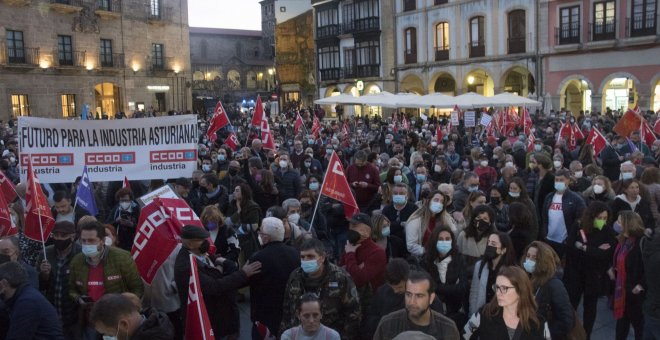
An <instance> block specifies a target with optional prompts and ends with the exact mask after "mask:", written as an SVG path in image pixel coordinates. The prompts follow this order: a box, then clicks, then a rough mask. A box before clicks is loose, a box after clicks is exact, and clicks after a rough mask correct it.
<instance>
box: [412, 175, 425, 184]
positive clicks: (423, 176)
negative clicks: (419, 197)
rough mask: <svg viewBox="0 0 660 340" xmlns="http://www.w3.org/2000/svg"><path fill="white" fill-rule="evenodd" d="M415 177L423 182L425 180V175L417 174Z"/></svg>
mask: <svg viewBox="0 0 660 340" xmlns="http://www.w3.org/2000/svg"><path fill="white" fill-rule="evenodd" d="M415 178H417V182H424V181H426V175H422V174H417V176H415Z"/></svg>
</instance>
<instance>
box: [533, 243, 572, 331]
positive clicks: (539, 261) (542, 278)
mask: <svg viewBox="0 0 660 340" xmlns="http://www.w3.org/2000/svg"><path fill="white" fill-rule="evenodd" d="M520 265H521V267H522V268H523V269H525V271H526V272H527V273H528V274H529V279H530V280H531V281H532V288H533V289H534V297H535V300H536V304H537V305H538V312H539V314H540V315H541V316H543V318H544V319H546V320H551V321H549V322H548V327H549V328H550V334H551V335H552V338H553V339H564V338H565V337H566V335H567V334H568V332H569V331H570V330H571V329H572V328H573V326H574V325H575V311H574V310H573V307H572V306H571V301H570V299H569V298H568V292H567V291H566V287H564V283H563V282H561V280H560V279H559V278H557V268H558V267H559V266H560V260H559V256H558V255H557V253H556V252H555V251H554V249H552V247H550V246H549V245H547V244H545V243H543V242H540V241H534V242H532V243H530V244H529V245H528V246H527V248H525V250H524V252H523V257H522V259H521V260H520Z"/></svg>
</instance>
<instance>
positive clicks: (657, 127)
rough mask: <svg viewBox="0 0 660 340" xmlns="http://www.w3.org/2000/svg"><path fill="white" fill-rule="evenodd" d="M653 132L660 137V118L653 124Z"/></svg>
mask: <svg viewBox="0 0 660 340" xmlns="http://www.w3.org/2000/svg"><path fill="white" fill-rule="evenodd" d="M653 132H655V133H657V134H659V135H660V117H658V118H656V119H655V124H653Z"/></svg>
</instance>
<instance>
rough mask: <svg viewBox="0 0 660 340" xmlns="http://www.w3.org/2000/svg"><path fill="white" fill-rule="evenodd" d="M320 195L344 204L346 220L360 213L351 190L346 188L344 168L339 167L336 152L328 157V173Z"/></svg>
mask: <svg viewBox="0 0 660 340" xmlns="http://www.w3.org/2000/svg"><path fill="white" fill-rule="evenodd" d="M321 194H323V195H326V196H328V197H330V198H332V199H335V200H337V201H339V202H342V203H344V215H346V218H350V217H351V216H353V215H354V214H356V213H359V212H360V209H359V208H358V205H357V202H355V197H353V193H352V192H351V188H350V187H349V186H348V180H347V179H346V175H345V173H344V167H343V166H342V165H341V161H339V157H337V153H336V152H333V153H332V156H331V157H330V162H329V163H328V171H327V172H326V174H325V178H324V179H323V186H322V187H321Z"/></svg>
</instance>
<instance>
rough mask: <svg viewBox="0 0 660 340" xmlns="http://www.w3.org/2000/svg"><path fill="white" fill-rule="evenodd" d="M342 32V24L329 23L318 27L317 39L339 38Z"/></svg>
mask: <svg viewBox="0 0 660 340" xmlns="http://www.w3.org/2000/svg"><path fill="white" fill-rule="evenodd" d="M340 34H341V26H339V25H338V24H336V25H327V26H323V27H317V28H316V39H327V38H337V36H338V35H340Z"/></svg>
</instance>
